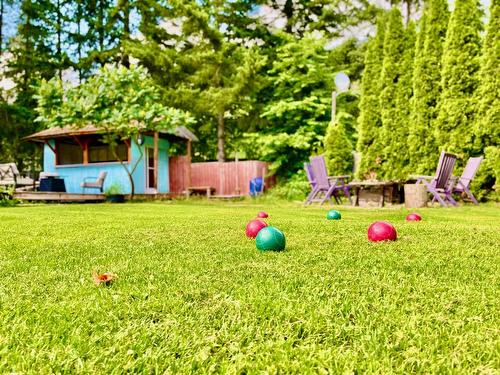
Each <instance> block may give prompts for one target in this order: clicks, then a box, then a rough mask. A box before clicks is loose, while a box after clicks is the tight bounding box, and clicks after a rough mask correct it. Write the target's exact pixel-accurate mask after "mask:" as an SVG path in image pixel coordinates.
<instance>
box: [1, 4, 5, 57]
mask: <svg viewBox="0 0 500 375" xmlns="http://www.w3.org/2000/svg"><path fill="white" fill-rule="evenodd" d="M3 2H4V0H0V56H1V55H2V52H3V49H2V47H3Z"/></svg>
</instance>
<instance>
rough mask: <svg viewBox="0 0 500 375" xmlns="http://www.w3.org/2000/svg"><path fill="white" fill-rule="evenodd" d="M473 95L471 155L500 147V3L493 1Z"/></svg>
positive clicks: (496, 0)
mask: <svg viewBox="0 0 500 375" xmlns="http://www.w3.org/2000/svg"><path fill="white" fill-rule="evenodd" d="M482 52H483V54H482V57H481V68H480V73H479V88H478V90H477V94H476V98H477V99H476V101H477V113H476V117H475V123H474V125H475V126H474V134H473V138H474V146H473V147H474V151H476V152H480V151H481V150H482V149H483V148H484V147H487V146H497V147H498V146H500V89H499V88H500V63H499V62H500V1H498V0H492V2H491V7H490V20H489V24H488V29H487V32H486V37H485V39H484V43H483V48H482Z"/></svg>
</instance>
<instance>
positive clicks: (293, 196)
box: [265, 168, 311, 201]
mask: <svg viewBox="0 0 500 375" xmlns="http://www.w3.org/2000/svg"><path fill="white" fill-rule="evenodd" d="M310 191H311V185H310V184H309V181H307V177H306V174H305V171H304V168H302V169H301V170H299V171H297V172H296V173H295V174H294V175H292V176H291V177H290V178H288V179H287V180H283V181H281V182H280V183H278V185H277V186H275V187H273V188H272V189H270V190H269V191H267V192H266V194H265V199H266V201H269V200H271V201H272V200H287V201H303V200H304V199H305V198H306V196H307V194H309V192H310Z"/></svg>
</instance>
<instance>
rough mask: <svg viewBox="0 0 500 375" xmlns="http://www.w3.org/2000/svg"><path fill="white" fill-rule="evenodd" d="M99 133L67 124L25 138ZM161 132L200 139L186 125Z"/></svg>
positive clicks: (95, 130) (88, 126)
mask: <svg viewBox="0 0 500 375" xmlns="http://www.w3.org/2000/svg"><path fill="white" fill-rule="evenodd" d="M99 133H101V130H100V129H99V128H97V127H95V126H94V125H87V126H84V127H83V128H79V129H77V128H73V127H69V126H66V127H63V128H59V127H55V128H49V129H45V130H42V131H39V132H38V133H34V134H31V135H29V136H27V137H25V138H24V139H25V140H28V141H35V142H41V141H44V140H47V139H53V138H61V137H68V136H75V135H91V134H99ZM160 133H161V134H165V135H173V136H175V137H178V138H183V139H187V140H190V141H197V140H198V138H197V137H196V136H195V135H194V134H193V133H192V132H191V131H190V130H189V129H187V128H186V127H185V126H178V127H176V128H175V129H172V130H160Z"/></svg>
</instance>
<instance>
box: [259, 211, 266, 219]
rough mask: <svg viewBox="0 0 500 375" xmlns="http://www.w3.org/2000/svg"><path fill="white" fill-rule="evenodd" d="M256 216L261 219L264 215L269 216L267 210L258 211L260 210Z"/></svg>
mask: <svg viewBox="0 0 500 375" xmlns="http://www.w3.org/2000/svg"><path fill="white" fill-rule="evenodd" d="M257 217H258V218H261V219H265V218H266V217H269V215H268V213H267V212H264V211H260V212H259V213H258V214H257Z"/></svg>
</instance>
